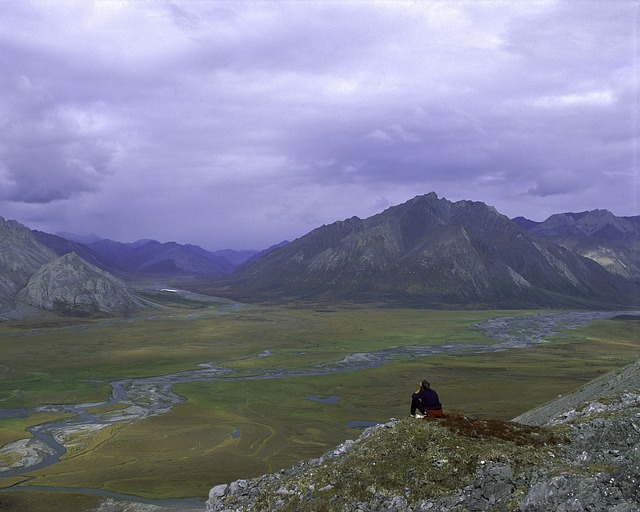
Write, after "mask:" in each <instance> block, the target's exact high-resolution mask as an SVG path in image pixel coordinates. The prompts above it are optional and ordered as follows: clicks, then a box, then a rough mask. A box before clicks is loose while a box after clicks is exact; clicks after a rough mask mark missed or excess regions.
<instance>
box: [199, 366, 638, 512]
mask: <svg viewBox="0 0 640 512" xmlns="http://www.w3.org/2000/svg"><path fill="white" fill-rule="evenodd" d="M639 376H640V360H639V361H637V362H636V363H634V364H633V365H630V366H629V367H627V368H625V369H624V370H622V371H620V372H612V373H610V374H608V375H606V376H605V377H603V378H600V379H598V380H597V381H594V382H593V383H591V384H589V385H587V386H585V387H584V388H582V389H581V390H579V391H578V392H577V393H575V394H574V395H571V396H568V397H562V398H561V399H560V400H559V401H554V402H553V403H551V404H548V405H547V406H544V407H542V408H538V409H536V410H535V411H532V412H531V413H528V414H526V415H523V416H521V417H519V418H517V419H519V420H520V421H522V422H524V421H528V422H531V423H534V424H536V425H540V426H536V425H526V424H525V423H521V422H516V421H513V422H498V421H489V420H474V419H472V418H466V417H464V416H463V415H458V414H450V415H449V417H448V418H446V419H445V420H416V419H407V420H391V421H390V422H389V423H387V424H385V425H378V426H376V427H372V428H369V429H367V430H365V431H364V433H363V434H362V435H361V436H360V437H359V438H358V439H356V440H355V441H353V440H349V441H346V442H345V443H343V444H342V445H341V446H339V447H338V448H336V449H335V450H333V451H331V452H328V453H326V454H325V455H323V456H322V457H320V458H318V459H313V460H310V461H305V462H301V463H299V464H298V465H297V466H295V467H293V468H291V469H287V470H283V471H280V472H279V473H274V474H270V475H264V476H262V477H259V478H256V479H252V480H237V481H236V482H232V483H231V484H221V485H217V486H216V487H214V488H212V489H211V491H210V493H209V500H208V501H207V508H206V511H207V512H220V511H258V510H259V511H267V510H269V511H271V510H345V511H383V510H384V511H427V510H428V511H442V512H444V511H485V510H495V511H521V512H543V511H544V512H546V511H551V510H554V511H556V510H560V511H567V512H568V511H583V510H589V511H602V512H605V511H616V512H632V511H637V510H639V507H638V504H639V503H640V421H639V418H640V387H639V386H638V380H639V378H640V377H639ZM583 399H586V401H583Z"/></svg>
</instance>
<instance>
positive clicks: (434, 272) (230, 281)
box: [209, 193, 640, 308]
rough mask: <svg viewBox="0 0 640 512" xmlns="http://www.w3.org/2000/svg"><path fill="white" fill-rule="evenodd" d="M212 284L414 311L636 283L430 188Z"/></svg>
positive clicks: (594, 300) (525, 300)
mask: <svg viewBox="0 0 640 512" xmlns="http://www.w3.org/2000/svg"><path fill="white" fill-rule="evenodd" d="M636 249H637V248H636ZM633 251H634V248H633V247H631V248H630V252H631V253H633ZM219 283H220V284H221V286H219V287H217V288H216V285H215V283H212V285H213V286H211V287H209V289H210V290H213V289H215V291H216V293H221V294H225V293H226V294H228V295H231V296H234V297H236V298H245V299H256V298H257V299H261V298H281V299H289V298H295V299H302V300H309V301H315V300H320V301H335V300H346V301H357V302H371V303H390V304H397V305H412V306H420V307H458V306H464V307H499V308H536V307H586V308H598V307H603V306H605V305H608V306H614V307H620V306H631V305H636V304H638V301H639V300H640V285H639V283H638V280H636V279H633V278H629V276H623V275H620V274H614V273H612V272H609V271H607V270H606V269H605V268H604V267H603V266H602V265H600V264H598V263H597V262H596V261H594V260H593V259H590V258H587V257H584V256H582V255H580V254H578V253H576V252H574V251H572V250H570V249H569V248H566V247H562V246H561V245H558V244H556V243H554V242H553V241H552V240H548V239H547V238H545V237H543V236H536V235H534V234H533V233H531V232H529V231H527V230H526V229H524V228H522V227H521V226H520V225H518V223H516V222H514V221H512V220H510V219H508V218H507V217H505V216H504V215H501V214H500V213H498V212H497V211H496V210H495V209H494V208H492V207H490V206H487V205H485V204H484V203H481V202H473V201H459V202H455V203H453V202H450V201H448V200H446V199H444V198H442V199H440V198H438V196H437V195H436V194H435V193H430V194H427V195H423V196H418V197H415V198H414V199H412V200H410V201H408V202H406V203H404V204H401V205H398V206H393V207H391V208H388V209H387V210H385V211H384V212H382V213H380V214H377V215H374V216H372V217H369V218H367V219H359V218H357V217H352V218H350V219H347V220H344V221H340V222H335V223H333V224H330V225H325V226H322V227H319V228H317V229H315V230H313V231H311V232H310V233H308V234H307V235H304V236H302V237H301V238H298V239H297V240H295V241H293V242H291V243H289V244H287V245H286V246H284V247H281V248H279V249H276V250H274V251H272V252H270V253H268V254H266V255H265V256H263V257H261V258H259V259H256V260H253V261H250V262H248V263H247V264H245V265H244V266H242V267H240V268H239V269H238V270H236V271H235V272H234V273H233V274H232V275H231V276H230V277H228V278H227V279H225V280H223V281H222V282H219ZM225 290H226V291H225Z"/></svg>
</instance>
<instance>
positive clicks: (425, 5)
mask: <svg viewBox="0 0 640 512" xmlns="http://www.w3.org/2000/svg"><path fill="white" fill-rule="evenodd" d="M637 20H638V17H637V6H635V5H632V4H629V3H624V2H621V3H616V2H601V3H600V2H586V3H582V2H581V3H570V2H513V3H504V2H496V3H491V2H483V3H478V4H473V3H462V2H461V3H454V2H399V3H387V2H324V3H320V2H273V3H271V2H270V3H266V2H249V3H244V2H233V3H231V2H167V3H164V2H154V3H151V2H133V1H132V2H109V1H106V2H78V3H73V4H61V5H59V6H57V5H56V6H55V7H52V4H50V3H45V2H43V3H38V2H31V3H23V2H17V1H15V2H11V1H10V2H4V3H2V4H0V65H2V68H3V73H2V74H1V75H0V129H1V130H0V207H2V210H1V211H0V215H2V216H4V217H12V216H13V217H16V218H18V219H19V220H22V221H23V222H25V223H27V224H28V223H29V222H30V221H33V222H37V223H38V225H37V226H33V227H37V228H41V229H45V230H50V231H55V230H64V231H79V232H98V233H100V234H102V235H104V236H110V237H112V238H116V239H123V240H127V239H129V240H132V239H136V238H141V237H154V238H158V239H160V240H168V239H176V240H178V241H182V242H193V243H200V244H202V245H205V246H207V247H214V248H215V247H226V246H235V247H239V248H242V247H257V248H261V247H265V246H267V245H270V244H272V243H276V242H278V241H280V240H282V239H284V238H293V237H295V236H299V235H302V234H304V233H306V232H307V231H309V230H311V229H313V228H314V227H316V226H317V225H318V224H322V223H327V222H333V221H334V220H338V219H342V218H345V217H350V216H352V215H359V216H368V215H372V214H374V213H377V212H378V211H380V209H381V208H383V205H387V206H388V205H389V204H396V203H399V202H402V201H405V200H407V199H409V198H411V197H413V196H414V195H417V194H422V193H426V192H429V191H431V190H435V191H436V192H437V193H439V194H440V195H443V196H445V197H447V198H449V199H452V200H457V199H472V200H480V201H484V202H486V203H488V204H492V205H494V206H496V207H497V208H498V210H499V211H501V212H503V213H506V214H508V215H511V216H515V215H525V216H530V217H534V218H535V219H536V220H542V219H543V218H544V217H546V216H548V215H550V214H552V213H556V212H559V211H566V210H574V211H579V210H586V209H592V208H608V209H610V210H612V211H614V213H616V214H618V215H632V214H637V213H638V196H637V192H634V190H637V188H638V169H637V140H638V127H637V121H636V116H637V104H638V100H637V94H638V93H637V90H638V83H637V76H638V51H637V33H638V27H637V23H638V21H637ZM132 219H135V222H132Z"/></svg>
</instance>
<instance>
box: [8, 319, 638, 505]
mask: <svg viewBox="0 0 640 512" xmlns="http://www.w3.org/2000/svg"><path fill="white" fill-rule="evenodd" d="M525 313H526V312H517V313H515V312H478V311H473V312H469V311H455V312H443V311H437V312H433V311H406V310H367V309H363V310H356V309H343V310H336V311H334V312H329V313H325V312H318V311H311V310H296V309H280V310H279V309H274V308H260V309H259V308H251V309H249V310H247V311H242V312H238V313H232V314H228V315H218V314H215V315H210V316H205V317H196V318H185V317H174V318H164V317H162V318H158V319H156V320H153V321H148V320H137V321H135V322H130V323H124V324H111V325H106V326H103V327H101V328H97V327H96V328H93V327H91V326H90V327H89V328H88V329H84V330H82V331H78V330H70V329H66V328H65V329H62V330H59V332H55V329H49V331H52V332H49V333H48V334H46V335H43V338H42V339H43V340H45V339H47V338H48V337H49V336H51V335H52V334H53V335H54V339H53V340H52V343H57V344H58V345H59V344H61V343H67V344H68V354H69V355H68V357H67V361H61V360H60V359H59V358H56V357H55V350H54V349H53V348H48V349H47V351H46V354H47V355H46V356H45V355H42V356H39V360H38V361H37V363H38V364H39V365H41V371H42V372H43V373H46V375H48V377H47V379H49V380H47V379H44V378H39V379H35V378H34V379H33V380H31V381H29V380H28V379H26V378H25V379H24V381H23V383H22V384H23V385H24V386H25V387H26V388H27V391H28V392H29V393H31V394H32V396H33V398H32V399H31V400H36V399H37V397H38V391H39V386H42V385H46V384H48V382H49V381H51V380H53V379H56V378H60V375H63V376H64V375H69V376H70V377H68V378H67V379H66V380H65V382H66V387H63V389H62V390H61V396H65V397H66V398H67V399H68V400H69V401H72V402H81V401H86V400H87V398H86V397H87V396H94V395H98V394H99V392H102V393H103V395H102V397H101V399H105V398H106V393H107V386H106V382H107V380H109V379H112V378H114V377H115V376H117V377H127V376H134V375H135V376H139V375H151V374H162V373H169V372H171V371H177V370H182V369H186V368H193V367H194V366H193V365H194V364H195V363H198V362H204V361H217V362H220V363H224V364H225V365H228V366H231V367H235V368H237V369H240V370H243V371H246V372H251V371H252V370H258V369H263V368H276V367H277V368H309V367H312V366H314V365H316V364H318V363H322V362H333V361H337V360H339V359H341V358H343V357H344V356H345V355H347V354H350V353H352V352H364V351H369V350H376V349H382V348H387V347H389V346H395V345H417V344H430V343H435V344H440V343H444V342H449V343H453V342H455V343H474V344H475V343H482V342H484V343H493V341H491V340H488V339H485V338H483V337H482V336H481V335H479V334H478V333H475V332H474V331H470V330H469V329H468V327H469V326H470V325H473V324H474V323H476V322H479V321H482V320H485V319H487V318H491V317H496V316H504V315H505V314H525ZM2 327H4V328H5V329H7V327H6V326H2ZM2 327H0V328H2ZM65 337H66V341H63V339H65ZM34 338H37V336H29V337H26V338H21V339H22V340H23V341H22V342H23V343H24V344H25V345H28V343H26V342H27V341H28V342H29V343H30V342H31V341H30V340H32V339H34ZM639 339H640V327H639V326H638V322H613V321H602V322H595V323H593V324H592V325H590V326H587V327H583V328H581V329H576V330H570V331H566V332H563V333H562V334H561V335H560V336H558V337H557V339H555V340H553V343H550V344H545V345H543V346H539V347H537V348H533V349H518V350H509V351H502V352H496V353H485V354H478V355H458V356H437V357H430V358H425V359H420V360H401V361H397V362H394V363H392V364H387V365H384V366H382V367H379V368H375V369H370V370H360V371H353V372H345V373H333V374H329V375H319V376H309V377H297V378H284V379H267V380H264V379H263V380H226V381H219V382H192V383H184V384H176V385H174V390H175V391H176V392H178V393H180V394H181V395H182V396H184V397H186V398H187V399H188V401H187V402H185V403H182V404H179V405H177V406H176V407H175V408H174V410H173V411H172V412H170V413H168V414H165V415H162V416H158V417H154V418H148V419H145V420H141V421H138V422H135V423H132V424H121V425H118V426H115V427H111V428H109V429H105V430H103V431H101V432H100V433H99V434H98V435H97V436H96V437H95V439H94V440H92V441H91V442H89V443H88V445H87V447H86V448H85V449H83V450H81V451H76V450H74V451H73V453H72V454H70V455H69V456H67V457H65V458H64V459H63V461H62V462H60V463H58V464H55V465H53V466H50V467H48V468H44V469H42V470H39V471H37V472H34V473H33V474H32V475H31V476H34V477H35V478H34V479H33V480H32V481H30V485H52V486H61V487H65V486H68V487H91V488H104V489H108V490H112V491H119V492H124V493H128V494H135V495H141V496H147V497H153V498H168V497H181V496H203V497H204V496H206V493H207V491H208V489H209V488H210V487H211V486H213V485H216V484H219V483H222V482H229V481H232V480H235V479H238V478H248V477H253V476H258V475H260V474H263V473H266V472H270V471H275V470H278V469H280V468H284V467H289V466H291V465H292V464H295V463H296V462H297V461H299V460H301V459H306V458H310V457H316V456H319V455H320V454H322V453H324V452H326V451H327V450H329V449H331V448H333V447H335V446H336V445H337V444H339V443H340V442H342V441H344V440H345V439H347V438H353V437H356V436H357V435H358V434H359V432H360V431H359V430H354V429H350V428H348V426H347V422H348V421H349V420H369V421H381V422H384V421H387V420H388V419H389V418H390V417H403V416H406V415H407V414H408V412H409V411H408V406H409V398H410V394H411V392H412V391H414V390H415V388H416V387H417V382H418V381H419V380H421V379H422V378H427V379H429V380H430V381H431V382H432V384H433V387H434V388H435V389H436V390H437V391H438V392H439V394H440V397H441V400H442V402H443V404H444V406H445V409H448V410H459V411H463V412H464V413H465V414H468V415H472V416H480V417H485V418H495V419H510V418H513V417H514V416H516V415H517V414H520V413H521V412H524V411H525V410H528V409H530V408H532V407H534V406H537V405H539V404H541V403H544V402H546V401H549V400H551V399H553V398H554V397H555V396H557V395H558V394H560V393H567V392H569V391H572V390H573V389H575V388H577V387H579V386H580V385H582V384H583V383H585V382H587V381H589V380H591V379H592V378H594V377H595V376H597V375H599V374H601V373H603V372H605V371H608V370H611V369H615V368H619V367H621V366H623V365H624V364H627V363H629V362H631V361H633V360H635V359H636V358H637V357H638V356H639V355H640V345H639ZM7 340H11V338H10V337H4V338H0V342H1V343H4V342H6V341H7ZM25 340H26V341H25ZM41 344H42V346H43V347H44V346H47V347H50V345H49V344H47V343H45V342H44V341H42V342H41ZM85 344H86V345H88V347H87V346H85ZM132 344H133V345H134V346H133V347H131V345H132ZM102 345H104V347H102ZM15 348H16V349H17V350H18V351H19V350H28V349H29V347H28V346H25V347H22V349H20V347H19V344H16V346H15ZM76 348H78V352H76V351H75V349H76ZM265 349H269V350H271V351H272V354H273V355H271V356H270V357H266V358H259V359H256V358H251V359H247V358H250V357H252V356H255V355H256V354H258V353H260V352H262V351H263V350H265ZM92 351H97V352H99V354H93V356H92V357H89V358H87V359H88V360H87V359H83V356H82V355H81V354H82V353H89V352H92ZM301 352H303V353H304V354H301ZM21 357H22V356H21V355H20V354H13V353H10V354H9V359H10V362H9V363H7V365H8V366H11V367H12V368H13V369H14V370H13V371H14V374H18V375H20V374H22V375H23V376H24V375H28V372H27V371H25V370H26V369H28V370H30V369H31V367H30V366H29V365H30V364H32V362H31V361H28V358H21ZM103 358H104V360H103ZM49 359H51V361H49ZM145 363H146V364H145ZM96 377H97V378H99V379H101V380H103V383H102V384H93V388H91V387H90V386H89V388H90V389H85V388H81V389H80V391H79V392H78V395H79V396H75V397H74V395H73V382H74V379H80V378H82V379H91V378H94V379H95V378H96ZM0 384H5V383H3V382H0ZM13 386H15V384H11V386H9V387H10V388H11V389H15V387H13ZM42 392H43V395H44V396H46V397H51V396H52V395H55V393H53V392H51V391H47V390H42ZM311 395H315V396H318V397H321V398H325V397H329V396H334V395H335V396H339V397H340V399H339V401H338V402H337V403H320V402H316V401H312V400H309V396H311ZM20 396H24V394H23V393H20ZM53 398H55V397H53ZM74 398H75V400H74ZM13 401H14V402H16V401H17V402H20V399H19V398H16V399H13ZM48 401H50V402H55V401H56V400H48ZM7 402H8V403H11V402H12V400H11V399H10V400H8V401H7ZM42 402H44V400H43V401H42ZM3 405H5V406H6V403H3ZM14 406H15V405H14ZM5 421H6V420H5ZM12 421H13V420H12ZM29 421H30V419H29V420H28V421H24V420H23V423H21V424H20V425H18V424H11V426H6V424H5V423H4V422H2V421H0V425H5V431H7V432H11V431H13V430H12V429H16V430H17V429H18V428H21V427H22V426H23V425H24V424H25V423H29ZM34 423H35V422H34ZM236 432H239V433H240V436H239V437H237V436H234V433H236Z"/></svg>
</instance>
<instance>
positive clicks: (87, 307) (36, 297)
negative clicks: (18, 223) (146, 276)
mask: <svg viewBox="0 0 640 512" xmlns="http://www.w3.org/2000/svg"><path fill="white" fill-rule="evenodd" d="M16 301H17V302H19V303H23V304H27V305H29V306H33V307H36V308H40V309H45V310H48V311H53V312H55V313H58V314H62V315H70V316H92V315H104V314H107V315H116V314H126V313H129V312H131V311H135V310H138V309H140V308H141V307H142V303H141V301H140V300H139V299H137V298H135V297H134V296H133V295H132V294H131V293H129V291H128V289H127V286H126V285H125V284H124V282H123V281H121V280H119V279H117V278H115V277H113V276H112V275H111V274H109V273H107V272H104V271H102V270H100V269H99V268H97V267H95V266H93V265H91V264H89V263H87V262H86V261H84V260H83V259H82V258H80V257H79V256H78V255H76V254H75V253H69V254H65V255H64V256H61V257H59V258H56V259H55V260H53V261H51V262H49V263H47V264H45V265H44V266H43V267H42V268H40V269H39V270H38V271H37V272H35V273H34V274H33V275H32V276H31V278H30V279H29V282H28V283H27V285H26V286H25V287H24V288H23V289H22V290H20V292H19V293H18V294H17V296H16Z"/></svg>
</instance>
